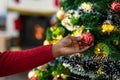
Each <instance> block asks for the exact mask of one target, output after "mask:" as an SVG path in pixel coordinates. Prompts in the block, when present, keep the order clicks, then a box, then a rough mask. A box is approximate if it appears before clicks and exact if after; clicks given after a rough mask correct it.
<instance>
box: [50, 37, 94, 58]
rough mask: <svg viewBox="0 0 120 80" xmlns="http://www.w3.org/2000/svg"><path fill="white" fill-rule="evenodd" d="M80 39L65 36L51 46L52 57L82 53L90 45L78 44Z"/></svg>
mask: <svg viewBox="0 0 120 80" xmlns="http://www.w3.org/2000/svg"><path fill="white" fill-rule="evenodd" d="M80 40H81V37H73V36H66V37H64V38H63V39H62V40H60V41H59V42H58V43H56V44H54V45H53V46H52V53H53V56H54V57H55V58H56V57H59V56H66V55H71V54H74V53H78V52H84V51H86V50H87V49H88V48H90V47H91V46H92V45H89V46H88V45H85V46H83V45H82V44H81V42H80Z"/></svg>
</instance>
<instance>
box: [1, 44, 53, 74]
mask: <svg viewBox="0 0 120 80" xmlns="http://www.w3.org/2000/svg"><path fill="white" fill-rule="evenodd" d="M51 49H52V46H51V45H47V46H41V47H37V48H33V49H29V50H23V51H6V52H4V53H1V54H0V76H7V75H11V74H15V73H19V72H23V71H27V70H30V69H32V68H35V67H37V66H39V65H42V64H45V63H47V62H49V61H52V60H54V57H53V54H52V51H51Z"/></svg>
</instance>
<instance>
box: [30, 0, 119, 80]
mask: <svg viewBox="0 0 120 80" xmlns="http://www.w3.org/2000/svg"><path fill="white" fill-rule="evenodd" d="M56 18H57V23H56V25H55V26H52V27H50V28H49V29H48V30H47V33H46V41H45V42H47V43H48V44H55V43H57V42H58V41H59V40H61V39H62V38H63V37H65V36H67V35H72V36H83V39H82V43H83V46H84V45H90V44H92V43H94V45H93V46H92V47H91V48H90V49H89V50H87V51H85V52H83V53H82V54H81V53H75V54H74V55H70V56H66V57H64V56H63V57H60V58H57V59H56V60H55V61H54V62H50V63H48V64H45V65H44V66H40V67H38V68H35V69H34V70H33V71H31V74H32V77H30V80H90V79H93V80H94V79H95V80H119V79H120V1H119V0H116V1H114V0H60V10H59V11H58V12H57V14H56ZM93 36H94V39H93ZM93 41H94V42H93Z"/></svg>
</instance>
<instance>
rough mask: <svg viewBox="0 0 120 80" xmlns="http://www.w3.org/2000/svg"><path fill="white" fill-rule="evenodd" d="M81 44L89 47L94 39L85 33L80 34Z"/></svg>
mask: <svg viewBox="0 0 120 80" xmlns="http://www.w3.org/2000/svg"><path fill="white" fill-rule="evenodd" d="M81 42H82V44H83V45H88V46H91V45H92V44H93V42H94V37H93V35H92V34H91V33H88V32H85V33H83V34H82V39H81Z"/></svg>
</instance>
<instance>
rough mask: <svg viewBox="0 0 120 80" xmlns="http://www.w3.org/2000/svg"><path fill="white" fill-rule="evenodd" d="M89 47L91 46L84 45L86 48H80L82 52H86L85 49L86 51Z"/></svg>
mask: <svg viewBox="0 0 120 80" xmlns="http://www.w3.org/2000/svg"><path fill="white" fill-rule="evenodd" d="M88 48H90V46H86V47H84V48H81V49H80V52H84V51H86V50H87V49H88Z"/></svg>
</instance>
